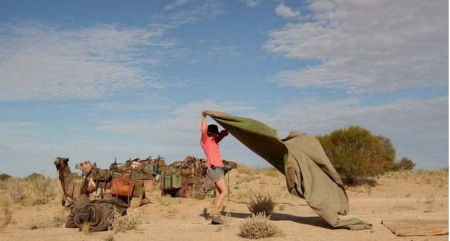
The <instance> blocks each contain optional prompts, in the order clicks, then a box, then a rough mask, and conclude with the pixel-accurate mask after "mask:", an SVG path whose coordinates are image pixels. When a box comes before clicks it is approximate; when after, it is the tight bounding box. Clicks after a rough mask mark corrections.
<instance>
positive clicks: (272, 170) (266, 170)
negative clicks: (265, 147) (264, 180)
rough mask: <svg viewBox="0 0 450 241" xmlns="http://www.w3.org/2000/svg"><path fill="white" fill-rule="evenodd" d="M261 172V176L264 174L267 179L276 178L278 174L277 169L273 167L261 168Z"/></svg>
mask: <svg viewBox="0 0 450 241" xmlns="http://www.w3.org/2000/svg"><path fill="white" fill-rule="evenodd" d="M261 172H262V174H264V175H265V176H268V177H278V176H279V174H280V172H279V171H278V170H277V169H275V168H273V167H271V168H262V169H261Z"/></svg>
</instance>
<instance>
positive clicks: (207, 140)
mask: <svg viewBox="0 0 450 241" xmlns="http://www.w3.org/2000/svg"><path fill="white" fill-rule="evenodd" d="M227 135H228V131H226V130H224V131H221V132H220V133H219V134H218V135H217V136H216V138H214V137H212V136H208V131H207V129H206V128H204V129H202V137H201V139H200V145H202V148H203V151H204V152H205V155H206V158H207V159H208V161H207V165H208V168H210V167H211V166H215V167H223V162H222V157H221V156H220V146H219V142H220V141H221V140H222V139H223V138H224V137H225V136H227Z"/></svg>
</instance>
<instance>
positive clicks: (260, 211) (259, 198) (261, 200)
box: [247, 193, 276, 216]
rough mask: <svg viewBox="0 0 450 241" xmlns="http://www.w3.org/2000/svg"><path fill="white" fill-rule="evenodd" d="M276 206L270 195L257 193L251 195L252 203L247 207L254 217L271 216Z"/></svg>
mask: <svg viewBox="0 0 450 241" xmlns="http://www.w3.org/2000/svg"><path fill="white" fill-rule="evenodd" d="M275 205H276V204H275V202H274V201H273V200H272V197H271V196H270V195H263V194H260V193H257V194H250V203H249V204H248V205H247V206H248V210H250V212H251V213H252V214H254V215H263V216H270V215H272V212H273V209H274V207H275Z"/></svg>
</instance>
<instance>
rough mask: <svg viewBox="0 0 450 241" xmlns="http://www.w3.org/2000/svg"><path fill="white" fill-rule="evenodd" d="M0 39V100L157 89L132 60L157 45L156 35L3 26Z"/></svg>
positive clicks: (110, 29)
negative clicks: (151, 46) (141, 51)
mask: <svg viewBox="0 0 450 241" xmlns="http://www.w3.org/2000/svg"><path fill="white" fill-rule="evenodd" d="M1 33H2V34H1V35H0V43H1V44H0V53H1V55H0V101H1V100H22V99H54V98H80V99H85V98H98V97H103V96H107V95H109V94H112V93H115V92H118V91H123V90H136V89H140V88H161V87H162V84H161V83H158V82H157V81H156V80H155V79H156V78H155V77H154V76H153V75H152V74H151V73H148V72H146V71H144V70H143V69H142V68H140V67H139V65H140V64H143V65H151V64H156V63H157V62H158V61H159V60H157V59H151V58H145V57H144V58H142V62H140V61H137V60H136V59H137V58H135V56H136V55H138V54H139V51H140V50H142V49H143V48H145V47H146V46H149V45H152V44H157V43H158V41H157V37H158V36H159V33H158V32H150V31H147V30H144V29H138V28H118V27H115V26H109V25H106V26H105V25H103V26H95V27H88V28H80V29H56V28H54V27H53V28H52V27H49V26H43V25H26V24H22V25H9V26H6V25H3V26H2V31H1Z"/></svg>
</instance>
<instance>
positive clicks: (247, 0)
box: [241, 0, 262, 8]
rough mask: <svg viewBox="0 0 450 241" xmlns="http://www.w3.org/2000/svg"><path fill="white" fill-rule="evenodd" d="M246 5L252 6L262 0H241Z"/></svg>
mask: <svg viewBox="0 0 450 241" xmlns="http://www.w3.org/2000/svg"><path fill="white" fill-rule="evenodd" d="M241 1H243V2H244V3H245V5H247V7H250V8H254V7H256V6H258V5H259V4H261V2H262V0H241Z"/></svg>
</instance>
